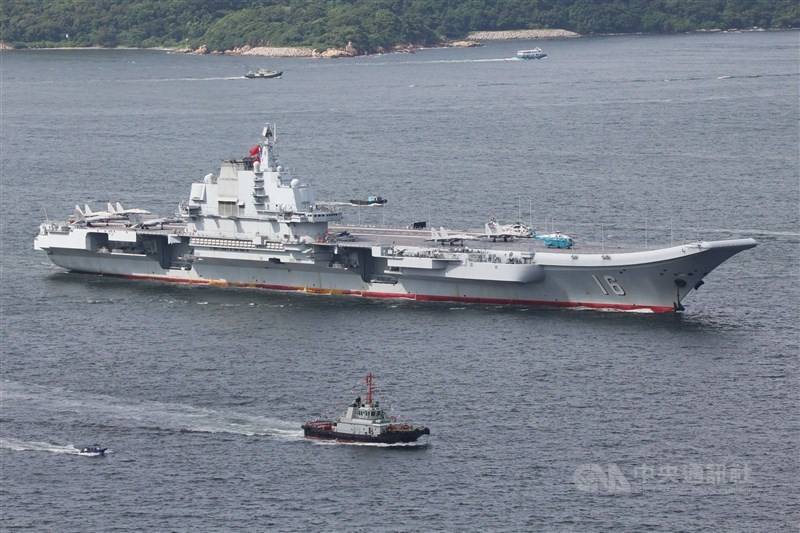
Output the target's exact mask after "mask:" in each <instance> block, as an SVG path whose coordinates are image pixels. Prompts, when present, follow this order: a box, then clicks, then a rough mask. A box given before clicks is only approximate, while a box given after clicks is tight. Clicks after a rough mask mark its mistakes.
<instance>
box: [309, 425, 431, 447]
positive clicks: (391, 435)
mask: <svg viewBox="0 0 800 533" xmlns="http://www.w3.org/2000/svg"><path fill="white" fill-rule="evenodd" d="M303 432H304V434H305V437H306V438H308V439H320V440H337V441H341V442H371V443H376V444H399V443H404V442H415V441H417V440H418V439H419V438H420V437H421V436H423V435H430V430H429V429H428V428H413V429H408V430H402V431H387V432H385V433H382V434H380V435H355V434H352V433H340V432H338V431H334V430H332V429H321V428H317V427H313V426H311V425H303Z"/></svg>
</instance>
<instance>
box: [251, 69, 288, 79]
mask: <svg viewBox="0 0 800 533" xmlns="http://www.w3.org/2000/svg"><path fill="white" fill-rule="evenodd" d="M282 75H283V71H279V70H267V69H265V68H260V69H258V70H255V71H253V70H251V71H249V72H248V73H247V74H245V75H244V77H245V78H248V79H251V80H254V79H259V78H264V79H267V78H280V77H281V76H282Z"/></svg>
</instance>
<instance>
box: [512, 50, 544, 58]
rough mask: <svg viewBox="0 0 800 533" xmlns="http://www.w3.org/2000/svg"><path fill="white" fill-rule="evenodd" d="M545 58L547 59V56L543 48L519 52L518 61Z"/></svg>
mask: <svg viewBox="0 0 800 533" xmlns="http://www.w3.org/2000/svg"><path fill="white" fill-rule="evenodd" d="M545 57H547V54H546V53H544V51H542V49H541V48H533V49H531V50H518V51H517V59H543V58H545Z"/></svg>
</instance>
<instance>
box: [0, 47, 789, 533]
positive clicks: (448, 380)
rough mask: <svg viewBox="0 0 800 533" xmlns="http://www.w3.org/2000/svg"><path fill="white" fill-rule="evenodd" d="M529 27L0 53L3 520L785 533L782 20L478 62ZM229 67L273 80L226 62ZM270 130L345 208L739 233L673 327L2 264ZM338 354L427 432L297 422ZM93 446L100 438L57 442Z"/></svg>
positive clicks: (338, 376)
mask: <svg viewBox="0 0 800 533" xmlns="http://www.w3.org/2000/svg"><path fill="white" fill-rule="evenodd" d="M532 44H533V43H525V42H518V43H502V44H492V45H489V46H485V47H483V48H478V49H469V50H428V51H423V52H420V53H418V54H415V55H391V56H382V57H369V58H357V59H353V60H342V61H312V60H296V59H295V60H289V59H280V60H278V59H276V60H267V59H253V58H247V59H245V58H231V57H194V56H184V55H168V54H163V53H158V52H148V51H77V52H70V51H39V52H13V53H3V54H2V55H0V62H2V81H1V83H2V85H1V88H2V116H1V117H0V118H1V119H2V120H1V121H0V124H1V125H2V131H1V132H0V134H1V135H2V137H1V139H0V140H2V235H3V238H2V257H3V259H2V261H3V264H2V315H3V318H2V321H3V343H2V381H0V400H2V411H1V412H0V461H2V463H1V464H2V472H1V473H0V475H1V476H2V487H0V491H2V492H0V494H1V495H2V496H1V497H2V509H3V511H2V513H0V520H1V521H0V527H2V528H3V529H12V528H32V529H37V530H50V531H55V530H58V531H99V530H116V531H134V530H142V529H144V530H178V531H180V530H193V531H195V530H224V529H248V530H295V531H306V530H314V529H320V530H362V531H367V530H369V531H372V530H407V531H418V530H428V529H433V530H550V531H620V530H639V531H659V530H660V531H675V530H701V529H703V530H709V529H714V530H741V531H769V530H785V529H787V528H788V527H796V524H797V522H798V519H800V513H799V512H798V503H797V500H796V497H795V496H796V487H797V477H798V465H797V426H798V417H797V399H798V398H797V377H798V376H797V356H798V319H799V318H800V317H799V316H798V291H797V288H796V287H797V282H798V241H799V240H800V227H799V226H800V225H799V224H798V202H799V198H798V196H799V195H798V152H797V146H798V79H799V78H798V60H797V57H798V55H797V52H798V34H797V33H796V32H794V33H792V32H787V33H754V34H715V35H690V36H673V37H617V38H605V39H580V40H572V41H555V42H548V43H546V48H547V52H548V53H549V54H550V57H548V58H547V59H546V60H542V61H532V62H524V61H513V60H508V58H510V57H512V56H513V54H514V52H515V50H516V49H517V48H526V47H530V46H531V45H532ZM258 66H265V67H272V68H277V69H280V70H284V71H285V73H286V74H285V75H284V78H283V79H281V80H267V81H265V80H255V81H253V80H244V79H241V76H242V74H243V73H244V72H245V71H246V70H247V69H248V68H253V67H258ZM266 120H273V121H277V122H278V132H279V138H280V142H281V146H280V148H281V156H282V159H283V161H284V163H285V164H287V165H288V166H290V167H294V168H296V169H297V171H298V172H299V173H300V174H301V175H302V176H303V177H306V178H308V179H310V180H311V181H312V182H314V183H315V185H316V187H317V190H318V194H319V196H320V197H323V198H329V199H333V200H344V199H348V198H352V197H362V196H365V195H368V194H381V195H383V196H386V197H388V198H389V199H390V203H389V206H388V207H387V208H386V209H384V210H362V214H361V215H360V216H361V217H363V220H362V222H368V223H381V222H386V223H389V222H392V223H402V224H407V223H409V222H410V221H412V220H430V221H432V222H433V223H434V224H436V225H445V226H449V227H458V226H468V227H477V226H480V225H482V223H483V222H484V220H485V219H486V217H488V216H490V215H497V216H498V217H500V218H501V219H504V220H511V219H512V218H516V217H517V216H519V215H520V214H521V216H522V217H523V218H524V219H533V221H534V224H535V225H536V226H537V227H538V228H539V229H544V228H546V227H550V226H555V227H556V228H557V229H561V230H562V231H567V232H569V233H571V234H573V235H574V236H575V237H576V238H577V239H579V242H580V241H583V242H590V241H595V242H596V241H598V240H601V239H605V241H606V243H607V244H608V245H609V246H611V245H613V243H618V242H622V243H628V244H641V245H644V240H645V231H644V228H645V226H647V228H648V230H647V239H648V241H647V242H648V246H656V245H661V244H667V243H668V242H669V240H670V238H672V239H673V240H676V241H677V240H681V239H684V238H696V237H697V236H698V235H699V236H701V237H703V238H709V239H711V238H725V237H731V236H753V237H756V238H757V239H759V241H760V242H761V245H760V246H759V247H758V248H757V249H755V250H752V251H748V252H745V253H743V254H741V255H740V256H737V257H735V258H734V259H733V260H731V261H730V262H728V263H726V264H725V265H723V266H722V267H721V268H719V269H718V270H717V271H715V272H714V273H713V274H712V275H711V276H710V277H709V278H708V279H707V283H706V285H705V286H704V287H703V288H702V289H701V290H700V291H699V292H698V293H696V294H694V295H693V296H692V298H691V299H690V300H688V301H687V302H686V303H687V307H688V309H687V311H686V312H685V313H684V314H683V315H681V316H641V315H620V314H609V313H595V312H576V311H547V310H537V309H503V308H494V307H480V306H453V305H447V304H444V305H416V304H409V303H402V302H401V303H392V302H369V301H359V300H351V299H347V298H338V299H337V298H329V297H313V296H302V295H286V294H270V293H265V292H248V291H239V290H222V289H215V288H191V287H173V286H165V285H159V284H150V283H133V282H127V281H120V280H111V279H105V278H102V277H94V276H84V275H69V274H64V273H61V272H59V270H58V269H56V268H54V267H52V266H51V265H49V264H48V261H47V260H46V258H45V257H44V256H42V255H39V254H37V253H35V252H34V251H33V250H32V239H33V235H34V233H35V231H36V228H37V225H38V224H39V222H40V221H41V220H42V219H43V218H44V217H45V216H49V217H51V218H56V217H63V216H64V215H66V214H67V213H68V212H69V211H71V208H72V206H73V204H75V203H81V204H82V203H84V202H88V203H92V204H95V205H96V206H97V207H101V206H102V205H104V204H105V202H106V201H108V200H112V201H117V200H120V201H122V202H123V203H125V204H126V205H130V206H138V207H146V208H151V209H153V210H155V211H158V212H161V213H165V214H168V213H170V212H172V210H173V209H174V207H175V205H176V204H177V202H178V201H179V200H180V199H183V198H185V197H186V196H187V193H188V187H189V183H190V182H191V181H192V180H196V179H198V178H200V177H202V176H203V175H205V174H206V173H208V172H212V171H214V170H215V168H216V166H217V165H218V160H219V159H222V158H226V157H232V156H240V155H242V154H243V153H245V150H246V148H247V147H248V146H250V145H251V144H252V143H253V142H254V141H255V140H256V139H257V134H258V132H259V129H260V126H261V123H262V122H264V121H266ZM520 212H521V213H520ZM348 216H349V220H351V221H357V219H358V217H359V215H358V214H356V213H355V212H351V213H349V214H348ZM601 226H602V228H603V230H602V232H601V230H600V228H601ZM367 370H372V371H374V372H376V373H377V374H378V375H379V377H380V380H381V382H380V383H381V385H382V392H383V394H384V396H385V398H386V401H387V403H389V404H390V405H391V406H393V407H394V411H395V413H396V414H401V415H403V416H406V417H408V418H411V419H413V420H415V421H419V422H423V423H426V424H428V425H429V426H430V427H431V429H432V436H431V439H430V441H429V443H428V445H426V446H417V447H405V448H387V447H369V446H340V445H320V444H317V443H311V442H307V441H305V440H303V439H302V436H301V432H300V430H299V425H300V423H301V422H302V421H304V420H306V419H309V418H312V417H317V416H320V415H323V414H325V415H332V414H336V412H337V410H338V409H340V408H342V407H343V406H344V405H345V404H346V402H348V401H351V400H352V397H353V396H354V395H355V394H356V393H357V389H356V388H355V387H356V386H357V383H358V380H359V378H360V377H361V376H362V375H363V374H364V373H365V372H366V371H367ZM92 442H100V443H102V444H103V445H104V446H108V447H109V448H110V449H111V451H110V453H109V455H108V456H107V457H106V458H101V459H92V458H88V457H83V456H79V455H77V448H76V446H77V447H80V446H81V445H84V444H87V443H92ZM793 495H794V496H793Z"/></svg>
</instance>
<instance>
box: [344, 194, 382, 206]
mask: <svg viewBox="0 0 800 533" xmlns="http://www.w3.org/2000/svg"><path fill="white" fill-rule="evenodd" d="M386 202H388V200H387V199H386V198H383V197H381V196H367V199H366V200H350V205H356V206H362V205H384V204H385V203H386Z"/></svg>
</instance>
